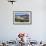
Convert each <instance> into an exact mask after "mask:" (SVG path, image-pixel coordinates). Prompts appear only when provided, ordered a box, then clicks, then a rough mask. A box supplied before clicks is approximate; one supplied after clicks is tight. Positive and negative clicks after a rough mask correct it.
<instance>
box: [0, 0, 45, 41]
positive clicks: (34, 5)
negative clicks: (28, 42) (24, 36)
mask: <svg viewBox="0 0 46 46" xmlns="http://www.w3.org/2000/svg"><path fill="white" fill-rule="evenodd" d="M44 5H45V4H44ZM44 5H43V1H42V0H16V3H14V4H13V5H12V4H11V3H10V2H8V1H7V0H0V40H11V39H12V40H15V38H16V37H17V34H18V32H26V33H29V34H31V38H32V39H33V40H37V41H40V40H46V37H45V35H46V33H45V32H46V31H45V30H46V28H45V27H46V22H45V20H46V18H45V17H46V16H45V10H44V7H43V6H44ZM19 10H20V11H24V10H25V11H32V25H14V24H13V11H19Z"/></svg>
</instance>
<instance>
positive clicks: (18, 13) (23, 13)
mask: <svg viewBox="0 0 46 46" xmlns="http://www.w3.org/2000/svg"><path fill="white" fill-rule="evenodd" d="M29 13H30V12H16V15H19V16H20V15H25V14H29Z"/></svg>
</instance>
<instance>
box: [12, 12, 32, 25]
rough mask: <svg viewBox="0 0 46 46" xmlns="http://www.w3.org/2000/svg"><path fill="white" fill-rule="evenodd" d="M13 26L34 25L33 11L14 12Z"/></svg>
mask: <svg viewBox="0 0 46 46" xmlns="http://www.w3.org/2000/svg"><path fill="white" fill-rule="evenodd" d="M13 24H17V25H18V24H20V25H21V24H25V25H27V24H32V11H13Z"/></svg>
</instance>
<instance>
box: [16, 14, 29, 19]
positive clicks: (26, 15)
mask: <svg viewBox="0 0 46 46" xmlns="http://www.w3.org/2000/svg"><path fill="white" fill-rule="evenodd" d="M16 18H18V19H29V14H25V15H20V16H17V15H16Z"/></svg>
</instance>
